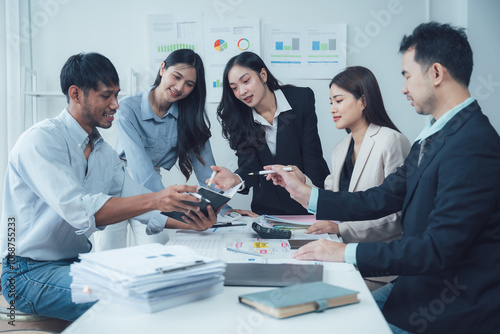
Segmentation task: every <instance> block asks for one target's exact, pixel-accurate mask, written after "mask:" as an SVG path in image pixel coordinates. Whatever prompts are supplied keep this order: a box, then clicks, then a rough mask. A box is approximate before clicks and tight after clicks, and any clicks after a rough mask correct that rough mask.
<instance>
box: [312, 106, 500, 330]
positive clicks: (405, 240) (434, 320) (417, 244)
mask: <svg viewBox="0 0 500 334" xmlns="http://www.w3.org/2000/svg"><path fill="white" fill-rule="evenodd" d="M430 139H431V140H432V141H431V143H430V144H429V145H428V146H427V150H426V153H425V155H424V157H423V158H422V161H421V163H420V165H417V161H418V156H419V148H420V145H419V144H418V143H416V144H414V145H413V147H412V149H411V151H410V154H409V155H408V158H407V159H406V160H405V163H404V165H403V166H402V167H401V168H399V169H398V170H397V171H396V172H395V173H393V174H391V175H389V176H388V177H387V178H386V179H385V180H384V183H383V184H382V185H381V186H379V187H376V188H372V189H369V190H367V191H365V192H358V193H332V192H326V191H322V190H320V194H319V201H318V214H317V216H318V219H338V220H362V219H373V218H378V217H381V216H385V215H387V214H389V213H392V212H396V211H399V210H402V218H401V223H402V227H403V232H402V239H401V240H394V241H392V242H390V243H388V244H385V243H360V244H359V245H358V248H357V252H356V259H357V265H358V267H359V270H360V272H361V273H362V274H363V276H375V275H378V276H381V275H400V276H399V278H398V279H397V280H396V281H395V285H394V288H393V289H392V291H391V293H390V295H389V297H388V299H387V302H386V304H385V305H384V307H383V310H382V312H383V313H384V316H385V317H386V319H387V321H388V322H389V323H392V324H394V325H396V326H398V327H400V328H402V329H404V330H407V331H410V332H413V333H499V332H500V317H499V315H500V137H499V136H498V133H497V132H496V131H495V129H494V128H493V127H492V126H491V124H490V122H489V121H488V119H487V117H486V116H484V115H483V113H482V112H481V109H480V108H479V105H478V104H477V102H473V103H472V104H471V105H469V106H468V107H467V108H464V109H463V110H462V111H460V112H459V113H458V114H457V115H455V116H454V117H453V118H452V119H451V120H450V121H449V122H448V123H447V124H446V126H445V127H444V128H443V129H442V130H441V131H439V132H437V133H436V134H434V135H433V136H432V137H430Z"/></svg>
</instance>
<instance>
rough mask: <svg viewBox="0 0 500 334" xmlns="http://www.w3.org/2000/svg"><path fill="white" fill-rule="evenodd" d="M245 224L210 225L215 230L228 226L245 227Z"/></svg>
mask: <svg viewBox="0 0 500 334" xmlns="http://www.w3.org/2000/svg"><path fill="white" fill-rule="evenodd" d="M245 225H246V224H245V223H241V224H233V223H215V224H214V225H212V227H213V228H217V227H229V226H245Z"/></svg>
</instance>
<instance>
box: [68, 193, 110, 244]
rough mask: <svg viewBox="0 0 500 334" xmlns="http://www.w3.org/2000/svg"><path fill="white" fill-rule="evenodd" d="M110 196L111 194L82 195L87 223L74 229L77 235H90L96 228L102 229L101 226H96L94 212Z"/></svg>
mask: <svg viewBox="0 0 500 334" xmlns="http://www.w3.org/2000/svg"><path fill="white" fill-rule="evenodd" d="M110 198H111V196H109V195H104V194H92V195H89V194H87V195H85V196H83V197H82V201H83V205H84V206H85V211H86V212H87V216H88V225H87V226H86V227H83V228H81V229H79V230H77V231H75V233H76V234H77V235H81V234H85V235H91V234H92V233H94V232H95V231H97V230H102V229H101V228H97V227H96V224H95V214H96V212H97V211H99V210H100V209H101V208H102V207H103V205H104V204H105V203H106V202H107V201H108V200H109V199H110Z"/></svg>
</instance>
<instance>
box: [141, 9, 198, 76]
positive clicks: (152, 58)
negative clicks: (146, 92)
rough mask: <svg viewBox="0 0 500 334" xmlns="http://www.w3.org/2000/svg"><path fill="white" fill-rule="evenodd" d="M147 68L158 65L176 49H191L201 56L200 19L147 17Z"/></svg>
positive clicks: (189, 16)
mask: <svg viewBox="0 0 500 334" xmlns="http://www.w3.org/2000/svg"><path fill="white" fill-rule="evenodd" d="M147 20H148V22H147V23H148V55H149V66H150V68H151V69H152V70H155V71H158V69H159V68H160V64H161V63H162V62H163V61H164V60H165V59H166V58H167V56H168V55H169V54H170V53H172V51H175V50H178V49H192V50H194V51H195V52H196V53H198V54H199V55H200V56H202V55H203V42H202V36H203V31H202V17H201V14H200V15H194V14H193V15H183V16H181V15H148V18H147Z"/></svg>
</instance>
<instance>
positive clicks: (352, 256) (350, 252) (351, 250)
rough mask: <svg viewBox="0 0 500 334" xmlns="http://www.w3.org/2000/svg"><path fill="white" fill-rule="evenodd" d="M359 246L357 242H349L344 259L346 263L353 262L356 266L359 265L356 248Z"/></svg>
mask: <svg viewBox="0 0 500 334" xmlns="http://www.w3.org/2000/svg"><path fill="white" fill-rule="evenodd" d="M357 248H358V244H357V243H353V244H347V245H346V246H345V250H344V261H345V262H346V263H350V264H353V265H355V266H357V265H358V261H356V249H357Z"/></svg>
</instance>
